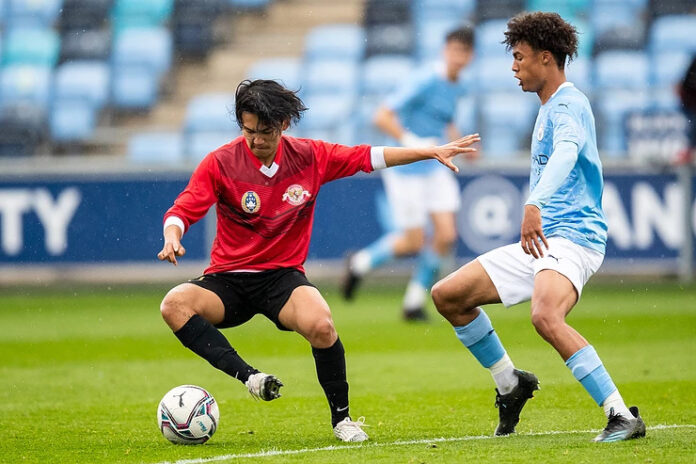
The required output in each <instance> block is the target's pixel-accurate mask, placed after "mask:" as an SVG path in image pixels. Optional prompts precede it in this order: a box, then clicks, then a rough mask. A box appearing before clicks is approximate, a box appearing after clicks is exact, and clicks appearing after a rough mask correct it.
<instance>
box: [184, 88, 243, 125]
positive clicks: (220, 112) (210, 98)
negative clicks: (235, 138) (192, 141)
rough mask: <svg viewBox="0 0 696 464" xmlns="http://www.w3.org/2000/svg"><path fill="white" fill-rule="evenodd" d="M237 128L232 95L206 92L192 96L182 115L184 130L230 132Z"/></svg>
mask: <svg viewBox="0 0 696 464" xmlns="http://www.w3.org/2000/svg"><path fill="white" fill-rule="evenodd" d="M236 129H237V121H236V119H235V115H234V95H233V94H231V93H206V94H201V95H197V96H195V97H193V98H192V99H191V100H190V101H189V103H188V105H187V107H186V115H185V117H184V131H186V132H196V131H206V130H207V131H214V132H215V131H218V132H227V133H230V132H232V131H234V130H236Z"/></svg>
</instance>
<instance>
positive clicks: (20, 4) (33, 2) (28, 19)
mask: <svg viewBox="0 0 696 464" xmlns="http://www.w3.org/2000/svg"><path fill="white" fill-rule="evenodd" d="M62 6H63V0H6V5H5V20H6V21H7V24H8V25H12V27H36V28H45V27H51V26H52V25H53V23H54V22H55V21H56V18H57V17H58V15H59V12H60V10H61V8H62Z"/></svg>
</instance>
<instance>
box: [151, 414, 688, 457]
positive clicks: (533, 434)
mask: <svg viewBox="0 0 696 464" xmlns="http://www.w3.org/2000/svg"><path fill="white" fill-rule="evenodd" d="M647 429H648V430H667V429H696V425H694V424H672V425H664V424H660V425H653V426H651V427H648V428H647ZM597 432H600V430H552V431H549V432H530V433H520V434H518V436H524V437H543V436H548V435H574V434H578V433H588V434H589V433H597ZM491 439H502V440H504V439H505V437H495V436H492V435H472V436H466V437H449V438H445V437H440V438H424V439H419V440H397V441H391V442H388V443H365V444H360V445H343V446H334V445H332V446H324V447H321V448H302V449H297V450H278V449H270V450H267V451H259V452H258V453H240V454H223V455H221V456H213V457H210V458H196V459H182V460H179V461H162V462H159V463H157V464H204V463H207V462H217V461H231V460H234V459H246V458H263V457H267V456H289V455H292V454H308V453H319V452H321V451H340V450H349V449H355V448H383V447H387V446H404V445H425V444H428V443H446V442H456V441H472V440H491Z"/></svg>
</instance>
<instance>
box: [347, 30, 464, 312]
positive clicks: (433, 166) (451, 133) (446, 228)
mask: <svg viewBox="0 0 696 464" xmlns="http://www.w3.org/2000/svg"><path fill="white" fill-rule="evenodd" d="M473 42H474V36H473V31H472V30H471V29H470V28H459V29H456V30H453V31H451V32H450V33H448V34H447V36H446V37H445V45H444V49H443V58H444V62H443V63H440V66H439V67H433V66H431V67H430V68H429V69H427V70H426V71H425V72H421V73H419V74H418V75H417V76H416V77H415V78H414V79H412V80H411V81H410V82H408V83H407V85H405V86H404V87H402V88H401V89H398V91H397V92H396V93H395V94H394V95H392V96H391V97H390V98H388V99H387V101H386V102H385V104H384V105H383V106H381V107H380V108H379V109H378V110H377V112H376V114H375V118H374V122H375V125H376V126H377V127H378V128H379V129H380V130H381V131H382V132H384V133H385V134H387V135H389V136H391V137H393V138H395V139H396V140H398V141H399V143H400V144H401V145H402V146H404V147H421V146H431V145H439V144H440V142H441V141H443V140H448V141H449V140H456V139H457V138H459V137H460V134H459V133H458V131H457V129H456V128H455V126H454V124H453V120H454V115H455V110H456V106H457V100H458V99H459V97H461V96H462V94H463V93H464V90H465V89H464V88H463V87H462V85H461V83H460V82H459V74H460V72H461V71H462V70H463V69H464V68H465V67H466V66H467V65H468V64H469V62H470V61H471V59H472V57H473ZM382 179H383V181H384V186H385V190H386V194H387V200H388V202H389V209H390V213H391V215H392V218H393V220H394V225H395V226H396V229H397V232H396V233H393V234H392V233H390V234H387V235H385V236H383V237H381V238H380V239H378V240H377V241H376V242H374V243H372V244H371V245H369V246H368V247H366V248H364V249H362V250H360V251H359V252H357V253H356V254H354V255H353V256H351V257H350V258H349V262H348V270H347V275H346V277H345V280H344V284H343V296H344V297H345V298H346V299H348V300H350V299H352V298H353V297H354V293H355V290H356V288H357V286H358V284H359V283H360V280H361V279H362V278H363V276H365V275H366V274H367V273H368V272H369V271H371V270H372V269H375V268H377V267H379V266H381V265H383V264H385V263H387V262H388V261H390V260H392V259H393V258H397V257H402V256H410V255H415V254H417V253H420V255H419V256H418V260H417V265H416V269H415V270H414V272H413V275H412V277H411V279H410V281H409V283H408V287H407V289H406V294H405V296H404V302H403V315H404V318H405V319H407V320H424V319H427V316H426V313H425V310H424V306H425V302H426V299H427V291H428V290H429V289H430V287H431V286H432V284H433V283H434V282H435V280H436V279H437V276H438V272H439V270H440V267H441V264H442V262H443V259H445V258H446V257H447V256H449V255H450V253H451V251H452V247H453V245H454V243H455V241H456V238H457V233H456V230H455V213H456V212H457V210H458V209H459V202H460V200H459V196H460V194H459V187H458V184H457V180H456V179H455V177H454V175H453V174H452V173H451V172H450V171H449V170H448V169H441V166H439V165H438V163H437V162H435V163H431V162H430V161H426V162H422V163H416V164H413V165H411V166H401V167H398V168H395V169H392V170H391V172H385V173H383V176H382ZM428 219H430V220H431V222H432V228H433V237H432V243H428V244H426V225H427V221H428Z"/></svg>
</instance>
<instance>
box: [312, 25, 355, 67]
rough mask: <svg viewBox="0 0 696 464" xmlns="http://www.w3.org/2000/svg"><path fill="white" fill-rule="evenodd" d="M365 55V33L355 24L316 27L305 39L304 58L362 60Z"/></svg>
mask: <svg viewBox="0 0 696 464" xmlns="http://www.w3.org/2000/svg"><path fill="white" fill-rule="evenodd" d="M364 53H365V31H364V30H363V28H362V27H361V26H358V25H355V24H326V25H322V26H316V27H314V28H313V29H312V30H310V31H309V33H308V34H307V36H306V37H305V45H304V58H305V60H307V61H312V60H316V59H319V60H324V59H334V60H352V61H357V60H360V59H362V57H363V54H364Z"/></svg>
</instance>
